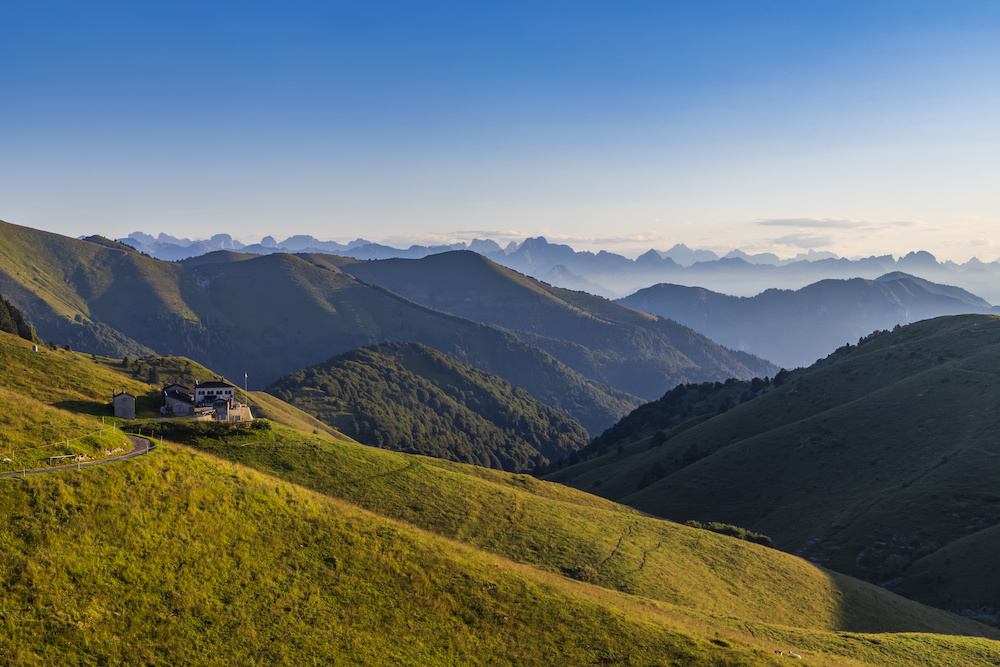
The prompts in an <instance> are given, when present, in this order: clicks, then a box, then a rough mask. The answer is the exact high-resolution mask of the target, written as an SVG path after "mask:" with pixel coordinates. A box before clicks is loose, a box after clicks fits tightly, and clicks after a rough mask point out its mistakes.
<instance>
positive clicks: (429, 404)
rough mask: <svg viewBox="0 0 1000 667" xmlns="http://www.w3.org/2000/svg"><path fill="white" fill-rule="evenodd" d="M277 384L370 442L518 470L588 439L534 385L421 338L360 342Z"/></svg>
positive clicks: (295, 400) (286, 395)
mask: <svg viewBox="0 0 1000 667" xmlns="http://www.w3.org/2000/svg"><path fill="white" fill-rule="evenodd" d="M268 391H269V392H271V393H273V394H275V395H276V396H278V397H279V398H282V399H283V400H285V401H287V402H289V403H292V404H293V405H296V406H298V407H300V408H302V409H304V410H305V411H306V412H309V413H311V414H313V415H314V416H316V417H317V418H318V419H320V420H322V421H324V422H325V423H327V424H330V425H331V426H333V427H335V428H337V429H339V430H341V431H342V432H344V433H345V434H347V435H349V436H351V437H352V438H354V439H356V440H358V441H359V442H362V443H364V444H368V445H373V446H376V447H382V448H385V449H393V450H397V451H405V452H410V453H417V454H424V455H427V456H435V457H438V458H446V459H451V460H455V461H461V462H464V463H473V464H476V465H481V466H486V467H491V468H499V469H502V470H508V471H516V472H524V471H530V470H533V469H535V468H536V467H538V466H540V465H544V464H546V463H548V461H549V460H550V459H553V458H559V457H561V456H563V455H565V454H568V453H569V452H571V451H575V450H576V449H578V448H579V447H582V446H583V445H584V444H585V443H586V441H587V436H586V432H585V431H584V430H583V428H582V427H581V426H580V425H579V424H577V423H576V422H574V421H572V420H570V419H569V418H567V417H565V416H564V415H562V414H560V413H558V412H556V411H555V410H553V409H552V408H550V407H548V406H546V405H544V404H543V403H540V402H538V401H536V400H535V399H533V398H532V397H531V396H529V395H528V394H527V392H524V391H522V390H520V389H515V388H513V387H511V385H510V384H509V383H507V382H506V381H505V380H503V379H501V378H499V377H497V376H494V375H489V374H487V373H483V372H481V371H478V370H475V369H473V368H471V367H469V366H465V365H464V364H460V363H458V362H456V361H455V360H453V359H451V358H449V357H447V356H445V355H443V354H440V353H439V352H436V351H435V350H432V349H431V348H428V347H426V346H423V345H418V344H415V343H393V344H385V345H381V346H369V347H364V348H359V349H357V350H352V351H350V352H347V353H345V354H342V355H339V356H337V357H334V358H333V359H330V360H329V361H327V362H326V363H324V364H321V365H319V366H314V367H312V368H308V369H305V370H303V371H299V372H298V373H293V374H292V375H289V376H287V377H284V378H282V379H280V380H278V381H277V382H275V383H273V384H272V385H271V386H270V387H269V388H268Z"/></svg>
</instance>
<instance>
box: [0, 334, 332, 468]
mask: <svg viewBox="0 0 1000 667" xmlns="http://www.w3.org/2000/svg"><path fill="white" fill-rule="evenodd" d="M123 362H124V360H121V359H111V358H108V357H98V356H96V355H89V354H83V353H79V352H70V351H67V350H63V349H57V350H50V349H49V348H48V347H44V346H39V349H38V352H34V351H32V344H31V343H30V342H28V341H25V340H23V339H21V338H19V337H17V336H14V335H11V334H6V333H2V332H0V472H9V471H17V470H21V469H22V468H26V469H28V470H31V469H32V468H40V467H44V466H46V465H48V464H49V460H48V459H49V457H50V456H62V455H67V454H82V455H86V456H87V457H88V458H90V459H98V458H104V457H105V456H106V454H105V450H114V449H116V448H125V449H129V448H130V445H129V444H128V443H127V441H126V440H125V438H124V436H123V435H122V434H121V432H120V431H118V432H117V433H112V432H111V431H110V426H111V424H112V423H118V422H120V421H121V420H117V419H114V418H113V411H112V409H111V398H112V394H113V393H115V392H121V391H127V392H129V393H132V394H134V395H135V396H136V409H137V410H138V411H139V413H140V416H143V414H144V415H145V416H157V415H158V411H159V406H160V395H159V388H160V386H162V384H164V383H167V382H173V381H177V382H180V383H187V384H188V386H193V385H194V382H195V381H196V380H197V381H206V380H213V379H216V378H218V375H217V374H215V373H214V372H212V371H210V370H208V369H207V368H205V367H203V366H201V365H200V364H198V363H195V362H193V361H191V360H190V359H185V358H183V357H154V356H146V357H142V358H140V359H136V360H132V361H130V362H129V363H128V365H127V366H126V365H125V364H124V363H123ZM154 375H155V376H156V378H157V383H158V384H157V385H156V386H152V385H150V384H147V383H146V382H145V380H146V379H148V378H149V377H151V376H154ZM250 403H251V405H252V406H253V408H254V409H255V411H256V412H257V414H258V415H259V416H265V417H267V418H269V419H273V420H275V421H277V422H279V423H282V424H285V425H288V426H290V427H293V428H299V429H303V430H306V431H307V432H309V431H316V432H317V433H324V434H327V435H330V436H332V437H336V438H340V439H345V440H347V439H348V438H346V437H345V436H343V435H341V434H340V433H339V432H338V431H337V430H336V429H334V428H332V427H330V426H327V425H325V424H323V423H321V422H319V421H317V420H316V419H315V418H313V417H311V416H310V415H307V414H306V413H304V412H302V411H301V410H299V409H298V408H295V407H293V406H291V405H288V404H287V403H284V402H283V401H281V400H279V399H277V398H275V397H273V396H269V395H267V394H263V393H260V394H257V393H256V392H252V393H251V400H250ZM102 431H103V432H102ZM4 458H9V459H11V460H10V462H4V461H3V459H4ZM64 462H65V461H64Z"/></svg>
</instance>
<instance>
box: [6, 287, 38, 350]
mask: <svg viewBox="0 0 1000 667" xmlns="http://www.w3.org/2000/svg"><path fill="white" fill-rule="evenodd" d="M0 331H5V332H7V333H10V334H14V335H15V336H20V337H21V338H23V339H24V340H30V341H35V340H37V336H36V335H35V328H34V327H33V326H31V325H30V324H28V323H27V322H25V321H24V316H23V315H21V311H20V310H18V309H17V307H16V306H15V305H14V304H12V303H11V302H10V301H8V300H7V299H5V298H3V296H2V295H0Z"/></svg>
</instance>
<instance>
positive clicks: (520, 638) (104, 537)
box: [0, 447, 1000, 665]
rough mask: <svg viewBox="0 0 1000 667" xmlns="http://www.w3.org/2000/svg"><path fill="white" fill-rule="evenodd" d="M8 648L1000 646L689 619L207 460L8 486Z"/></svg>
mask: <svg viewBox="0 0 1000 667" xmlns="http://www.w3.org/2000/svg"><path fill="white" fill-rule="evenodd" d="M0 508H2V512H3V515H4V516H5V517H7V520H6V521H5V522H4V523H3V524H0V581H2V582H3V584H2V585H3V593H4V594H3V596H0V623H2V625H3V628H2V629H3V632H2V638H0V656H3V658H4V661H5V662H7V663H9V664H15V665H35V664H38V665H48V664H162V665H173V664H184V663H192V662H196V663H198V664H217V665H231V664H246V665H254V664H258V665H264V664H365V665H373V664H374V665H379V664H412V665H418V664H419V665H425V664H456V665H459V664H461V665H467V664H468V665H475V664H509V665H551V664H615V663H619V664H630V665H662V664H684V665H755V664H782V663H781V662H779V660H781V659H780V658H778V657H777V656H776V654H775V653H774V651H775V650H785V651H787V650H796V651H797V652H799V653H800V654H801V655H804V657H805V660H804V664H819V665H833V664H858V662H856V660H859V659H860V660H864V661H867V662H869V663H870V664H900V665H902V664H914V663H917V664H940V665H959V664H984V663H985V662H992V661H996V660H1000V650H998V648H997V646H998V645H997V643H996V642H993V641H988V640H983V639H975V638H967V637H944V636H931V635H858V634H853V633H830V632H821V631H817V630H796V629H793V628H788V627H783V626H776V625H766V624H760V623H741V622H733V623H727V622H725V620H724V619H723V620H721V621H716V620H714V619H712V618H711V617H710V616H708V615H705V616H703V617H699V616H697V615H690V614H683V613H679V611H678V609H677V608H674V607H672V606H670V605H666V604H662V603H653V602H646V601H643V600H642V599H640V598H634V597H629V596H623V595H621V594H619V593H615V592H612V591H606V590H602V589H600V588H595V587H593V586H589V585H587V584H583V583H579V582H574V581H571V580H569V579H566V578H564V577H561V576H558V575H554V574H548V573H546V572H544V571H541V570H538V569H536V568H531V567H527V566H523V565H518V564H515V563H512V562H510V561H508V560H506V559H503V558H500V557H498V556H495V555H492V554H489V553H486V552H483V551H480V550H476V549H473V548H471V547H468V546H464V545H461V544H458V543H456V542H453V541H449V540H444V539H442V538H440V537H437V536H435V535H433V534H429V533H426V532H422V531H420V530H418V529H416V528H413V527H411V526H409V525H407V524H405V523H402V522H399V521H395V520H392V519H389V518H385V517H382V516H378V515H376V514H373V513H370V512H367V511H365V510H362V509H358V508H357V507H355V506H352V505H350V504H348V503H345V502H343V501H340V500H336V499H333V498H330V497H328V496H324V495H320V494H315V493H312V492H310V491H308V490H305V489H303V488H301V487H298V486H294V485H291V484H289V483H286V482H283V481H279V480H276V479H275V478H272V477H268V476H266V475H263V474H260V473H258V472H255V471H252V470H249V469H247V468H244V467H241V466H235V465H233V464H229V463H225V462H222V461H219V460H217V459H213V458H210V457H208V456H206V455H204V454H200V453H197V452H191V451H183V450H178V449H175V448H173V447H167V448H166V449H162V448H161V449H160V450H159V451H158V452H157V453H154V454H153V455H152V456H149V457H144V458H142V459H136V460H133V461H129V462H126V463H123V464H115V465H112V466H108V467H106V468H99V469H91V470H87V471H82V472H76V471H72V472H68V473H60V474H55V475H49V476H45V477H39V478H28V479H27V480H24V481H22V480H3V481H2V482H0Z"/></svg>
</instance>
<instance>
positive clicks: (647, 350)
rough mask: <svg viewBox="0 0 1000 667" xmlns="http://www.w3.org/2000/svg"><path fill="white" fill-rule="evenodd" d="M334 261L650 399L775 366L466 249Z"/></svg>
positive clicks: (769, 371) (770, 371) (766, 371)
mask: <svg viewBox="0 0 1000 667" xmlns="http://www.w3.org/2000/svg"><path fill="white" fill-rule="evenodd" d="M340 268H341V270H343V271H345V272H347V273H350V274H351V275H354V276H356V277H358V278H361V279H362V280H365V281H366V282H371V283H373V284H376V285H380V286H382V287H385V288H387V289H390V290H392V291H393V292H396V293H398V294H401V295H403V296H405V297H407V298H409V299H413V300H414V301H417V302H419V303H422V304H424V305H426V306H429V307H431V308H435V309H438V310H443V311H446V312H449V313H453V314H455V315H459V316H461V317H467V318H469V319H472V320H475V321H477V322H485V323H487V324H493V325H496V326H499V327H503V328H504V329H507V330H510V331H512V332H514V333H515V334H516V335H517V336H519V337H520V338H521V339H522V340H524V341H525V342H527V343H530V344H531V345H534V346H536V347H538V348H540V349H542V350H545V351H546V352H548V353H549V354H551V355H552V356H554V357H555V358H557V359H559V360H560V361H561V362H563V363H565V364H566V365H567V366H569V367H570V368H573V369H574V370H576V371H578V372H580V373H582V374H583V375H585V376H586V377H590V378H595V379H597V380H598V381H600V382H603V383H605V384H609V385H611V386H613V387H617V388H618V389H620V390H622V391H625V392H628V393H630V394H634V395H636V396H641V397H644V398H647V399H649V398H653V397H655V396H658V395H659V394H660V393H662V392H663V391H664V390H666V389H668V388H669V387H672V386H673V385H675V384H677V383H679V382H700V381H704V380H724V379H726V378H728V377H753V376H755V375H761V376H763V375H771V374H773V373H774V372H775V371H776V370H777V368H776V367H774V366H772V365H771V364H770V363H768V362H766V361H764V360H762V359H760V358H757V357H754V356H751V355H749V354H745V353H741V352H734V351H732V350H728V349H725V348H723V347H721V346H719V345H717V344H716V343H714V342H712V341H711V340H708V339H707V338H705V337H704V336H702V335H699V334H697V333H695V332H694V331H692V330H691V329H688V328H687V327H684V326H680V325H678V324H676V323H675V322H671V321H667V320H663V319H661V318H657V317H650V316H649V315H648V314H646V313H641V312H638V311H636V310H632V309H631V308H625V307H622V306H621V305H619V304H617V303H615V302H613V301H609V300H607V299H604V298H601V297H597V296H593V295H591V294H587V293H586V292H573V291H570V290H566V289H561V288H558V287H552V286H551V285H547V284H545V283H542V282H539V281H537V280H535V279H533V278H529V277H527V276H524V275H521V274H519V273H516V272H514V271H512V270H510V269H507V268H504V267H502V266H500V265H498V264H494V263H493V262H491V261H489V260H487V259H486V258H484V257H482V256H480V255H477V254H476V253H474V252H470V251H458V252H449V253H442V254H439V255H432V256H430V257H426V258H424V259H420V260H405V259H391V260H383V261H379V262H343V263H342V264H341V267H340Z"/></svg>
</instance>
